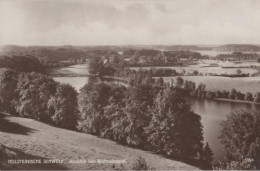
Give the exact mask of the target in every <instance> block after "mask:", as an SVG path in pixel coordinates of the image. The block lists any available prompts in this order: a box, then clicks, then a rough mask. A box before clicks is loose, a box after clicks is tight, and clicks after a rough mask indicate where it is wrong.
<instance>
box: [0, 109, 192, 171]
mask: <svg viewBox="0 0 260 171" xmlns="http://www.w3.org/2000/svg"><path fill="white" fill-rule="evenodd" d="M0 137H1V139H0V169H26V170H28V169H34V170H35V169H59V170H61V169H62V170H64V169H68V170H72V169H73V170H83V169H84V170H86V169H87V170H89V169H91V170H97V169H98V170H102V169H110V170H111V169H131V166H132V164H133V162H134V159H135V158H137V157H139V156H142V157H143V158H145V160H146V162H147V164H148V165H149V166H150V167H152V168H155V169H156V170H195V169H197V168H196V167H193V166H189V165H187V164H185V163H182V162H178V161H174V160H170V159H166V158H164V157H162V156H159V155H155V154H152V153H151V152H147V151H142V150H138V149H133V148H130V147H126V146H123V145H119V144H117V143H116V142H113V141H110V140H107V139H102V138H98V137H96V136H92V135H88V134H83V133H79V132H75V131H70V130H65V129H61V128H56V127H53V126H50V125H47V124H44V123H41V122H38V121H35V120H32V119H26V118H20V117H14V116H11V115H8V114H3V113H0ZM1 144H2V146H1ZM3 151H4V152H5V153H6V154H5V155H1V154H2V153H3ZM1 156H2V158H1ZM3 156H4V157H3ZM7 159H16V160H18V159H38V160H39V159H40V160H41V161H48V160H47V159H58V160H63V162H62V163H58V164H57V163H56V164H7V163H6V162H7ZM77 159H85V160H86V161H87V162H86V163H82V162H81V163H78V164H75V163H69V161H70V160H74V161H75V160H77ZM98 159H100V160H103V161H104V160H112V159H113V160H118V161H123V160H125V163H123V164H122V165H121V164H114V165H112V164H108V163H89V161H97V160H98Z"/></svg>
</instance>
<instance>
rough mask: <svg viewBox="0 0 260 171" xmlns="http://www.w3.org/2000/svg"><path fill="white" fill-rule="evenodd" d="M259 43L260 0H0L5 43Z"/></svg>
mask: <svg viewBox="0 0 260 171" xmlns="http://www.w3.org/2000/svg"><path fill="white" fill-rule="evenodd" d="M231 43H233V44H260V1H259V0H0V45H5V44H13V45H23V46H28V45H86V46H88V45H191V44H204V45H215V44H231Z"/></svg>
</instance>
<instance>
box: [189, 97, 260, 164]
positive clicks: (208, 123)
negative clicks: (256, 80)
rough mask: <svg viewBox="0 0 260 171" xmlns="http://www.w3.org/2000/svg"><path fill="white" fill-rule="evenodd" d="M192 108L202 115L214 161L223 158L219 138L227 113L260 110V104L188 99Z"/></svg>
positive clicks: (206, 139) (205, 136) (206, 138)
mask: <svg viewBox="0 0 260 171" xmlns="http://www.w3.org/2000/svg"><path fill="white" fill-rule="evenodd" d="M188 101H189V103H190V104H191V108H192V110H193V111H194V112H195V113H197V114H199V115H200V116H201V123H202V125H203V131H204V141H205V142H208V143H209V145H210V147H211V149H212V150H213V152H214V162H216V161H218V160H221V159H222V158H223V157H222V155H223V149H222V145H221V143H220V140H219V139H218V137H219V135H220V129H221V126H220V123H221V121H223V120H226V117H227V115H229V114H230V113H231V112H232V111H237V110H242V109H244V110H246V111H251V110H260V105H256V104H246V103H236V102H224V101H216V100H206V99H188Z"/></svg>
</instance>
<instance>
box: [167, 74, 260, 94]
mask: <svg viewBox="0 0 260 171" xmlns="http://www.w3.org/2000/svg"><path fill="white" fill-rule="evenodd" d="M176 78H177V77H164V80H165V81H167V82H171V80H172V79H174V80H176ZM182 78H183V79H184V80H188V81H193V82H195V83H196V86H198V85H199V84H200V83H203V84H206V90H211V91H217V90H227V91H230V90H231V89H232V88H235V89H236V90H238V91H241V92H242V93H246V92H251V93H256V92H260V77H241V78H230V77H221V76H182Z"/></svg>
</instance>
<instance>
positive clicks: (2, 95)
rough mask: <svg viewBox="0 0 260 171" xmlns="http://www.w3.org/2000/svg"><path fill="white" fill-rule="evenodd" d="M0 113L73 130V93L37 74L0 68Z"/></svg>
mask: <svg viewBox="0 0 260 171" xmlns="http://www.w3.org/2000/svg"><path fill="white" fill-rule="evenodd" d="M0 111H5V112H9V113H12V114H15V115H18V116H21V117H27V118H33V119H36V120H39V121H43V122H47V123H51V124H54V125H56V126H59V127H63V128H67V129H76V125H77V119H78V114H79V113H78V103H77V92H76V90H75V89H74V88H73V87H72V86H70V85H68V84H60V83H58V82H55V81H54V80H53V79H52V78H51V77H49V76H46V75H43V74H41V73H35V72H31V73H18V72H16V71H14V70H11V69H1V70H0Z"/></svg>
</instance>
